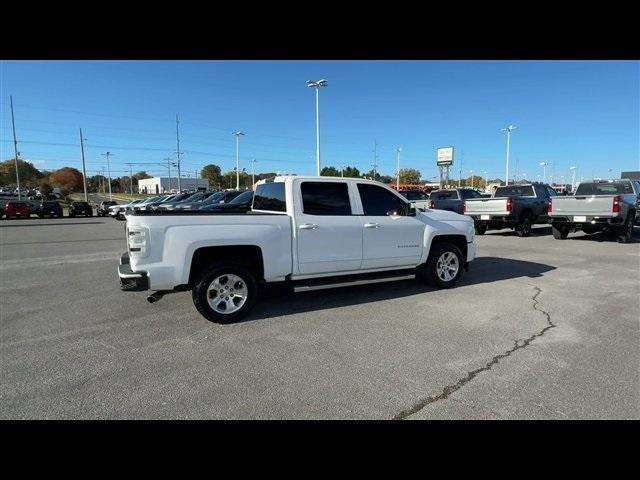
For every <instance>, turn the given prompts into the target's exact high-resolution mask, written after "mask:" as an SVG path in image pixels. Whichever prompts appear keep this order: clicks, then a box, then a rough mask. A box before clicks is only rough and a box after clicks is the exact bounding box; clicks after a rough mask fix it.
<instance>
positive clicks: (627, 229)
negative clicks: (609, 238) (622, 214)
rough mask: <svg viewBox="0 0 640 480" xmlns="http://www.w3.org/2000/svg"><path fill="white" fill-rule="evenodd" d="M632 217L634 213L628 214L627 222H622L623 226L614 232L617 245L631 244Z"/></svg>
mask: <svg viewBox="0 0 640 480" xmlns="http://www.w3.org/2000/svg"><path fill="white" fill-rule="evenodd" d="M634 215H635V213H633V212H629V215H627V221H626V222H624V226H622V228H620V230H618V231H617V232H616V240H617V241H618V243H631V240H632V239H633V223H634V222H633V220H634Z"/></svg>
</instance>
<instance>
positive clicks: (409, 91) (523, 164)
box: [0, 60, 640, 181]
mask: <svg viewBox="0 0 640 480" xmlns="http://www.w3.org/2000/svg"><path fill="white" fill-rule="evenodd" d="M639 77H640V62H636V61H548V62H544V61H386V60H385V61H346V60H342V61H266V60H261V61H152V62H147V61H117V62H116V61H2V62H1V64H0V122H1V124H0V134H1V138H0V158H1V159H6V158H12V157H13V145H12V133H11V115H10V110H9V95H13V102H14V110H15V118H16V131H17V136H18V142H19V151H20V152H21V158H23V159H26V160H30V161H33V162H34V164H36V166H38V168H46V169H55V168H59V167H62V166H74V167H76V168H79V167H80V166H81V163H80V151H79V150H80V149H79V133H78V127H82V129H83V133H84V136H85V137H86V138H87V142H86V145H85V147H86V148H85V153H86V160H87V170H88V172H87V173H88V175H93V174H95V173H96V172H97V171H98V170H99V169H100V168H102V167H106V160H105V158H104V157H103V156H101V154H102V153H104V152H106V151H110V152H111V153H113V154H114V156H113V157H112V176H114V177H115V176H119V175H123V174H124V171H125V170H128V167H127V166H126V165H125V163H126V162H163V161H165V159H166V158H168V157H173V156H175V154H174V152H175V149H176V138H175V134H176V132H175V127H176V126H175V115H176V114H178V115H179V117H180V137H181V150H182V151H183V152H184V156H183V171H184V172H186V173H187V174H190V175H193V174H194V171H195V170H196V169H198V168H200V167H201V166H203V165H205V164H208V163H215V164H218V165H220V166H221V167H222V169H223V171H227V170H230V169H231V168H233V167H234V166H235V137H234V136H233V135H232V134H231V132H232V131H234V130H238V129H240V130H242V131H244V132H245V133H246V136H244V137H242V138H241V141H240V142H241V143H240V157H241V161H240V163H241V165H240V166H241V168H247V170H248V171H250V169H251V167H250V163H249V160H250V159H251V158H255V159H256V160H257V164H256V170H257V171H280V172H288V173H298V174H314V173H315V97H314V92H313V91H312V90H311V89H309V88H307V87H306V85H305V82H306V80H308V79H319V78H326V79H327V80H328V86H327V87H326V88H323V89H322V90H321V92H320V116H321V148H322V165H323V166H324V165H334V166H336V167H338V168H339V167H340V166H344V165H355V166H357V167H358V168H359V169H360V170H361V171H368V170H370V169H371V168H372V167H371V164H372V163H373V148H374V140H376V141H377V153H378V165H379V166H378V170H379V171H380V172H381V173H384V174H388V175H392V174H393V172H394V171H395V164H396V153H395V149H396V147H397V146H402V149H403V151H402V156H401V167H412V168H417V169H419V170H420V171H421V172H422V176H423V178H429V177H433V176H435V175H436V174H437V168H436V166H435V155H436V148H437V147H438V146H448V145H453V146H455V148H456V158H455V165H454V167H453V172H452V175H451V176H452V177H454V178H457V177H458V175H459V166H460V160H461V159H462V163H463V169H464V171H463V176H464V177H467V176H469V175H470V173H469V171H470V170H473V171H474V172H475V173H478V172H481V174H483V173H482V172H485V171H486V172H488V176H489V177H491V178H495V177H500V178H504V170H505V147H506V137H505V134H504V133H502V132H500V129H501V128H503V127H505V126H507V125H508V124H510V123H512V124H514V125H516V126H517V127H518V128H517V130H515V131H514V133H513V135H512V149H511V165H510V172H511V177H512V178H513V174H515V173H516V168H517V172H518V173H519V175H522V174H523V173H526V174H527V176H528V177H529V178H532V179H536V176H537V175H540V174H541V173H542V168H541V167H540V166H539V162H541V161H547V162H549V164H550V166H549V167H547V175H548V176H549V175H551V174H554V175H555V177H554V178H556V179H557V180H560V177H561V176H562V175H564V176H565V180H567V181H569V176H570V172H569V166H571V165H577V166H578V168H579V170H578V178H580V177H581V176H583V177H584V178H585V179H586V178H590V177H591V176H593V175H595V176H598V177H606V176H608V170H609V169H612V171H613V173H612V174H613V175H619V172H620V171H621V170H639V169H640V160H639V159H640V154H639V149H640V145H639V144H640V123H639V122H640V80H639ZM516 164H517V166H516ZM137 170H146V171H148V172H149V173H152V174H165V175H166V171H167V169H166V168H163V167H161V166H156V165H139V166H134V171H137Z"/></svg>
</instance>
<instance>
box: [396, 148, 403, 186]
mask: <svg viewBox="0 0 640 480" xmlns="http://www.w3.org/2000/svg"><path fill="white" fill-rule="evenodd" d="M401 151H402V147H398V148H396V152H397V153H398V171H397V172H396V190H400V152H401Z"/></svg>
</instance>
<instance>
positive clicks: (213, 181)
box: [200, 163, 222, 186]
mask: <svg viewBox="0 0 640 480" xmlns="http://www.w3.org/2000/svg"><path fill="white" fill-rule="evenodd" d="M200 175H201V177H202V178H206V179H207V180H208V181H209V185H212V186H213V185H220V184H222V170H220V167H219V166H218V165H214V164H212V163H211V164H209V165H205V166H204V167H202V170H201V172H200Z"/></svg>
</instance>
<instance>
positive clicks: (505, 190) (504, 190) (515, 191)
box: [493, 185, 533, 197]
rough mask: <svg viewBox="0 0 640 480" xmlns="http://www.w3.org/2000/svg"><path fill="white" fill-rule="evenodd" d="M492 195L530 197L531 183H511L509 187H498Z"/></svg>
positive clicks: (531, 192)
mask: <svg viewBox="0 0 640 480" xmlns="http://www.w3.org/2000/svg"><path fill="white" fill-rule="evenodd" d="M493 196H494V197H532V196H533V187H532V186H531V185H512V186H509V187H498V188H496V193H495V194H494V195H493Z"/></svg>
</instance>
